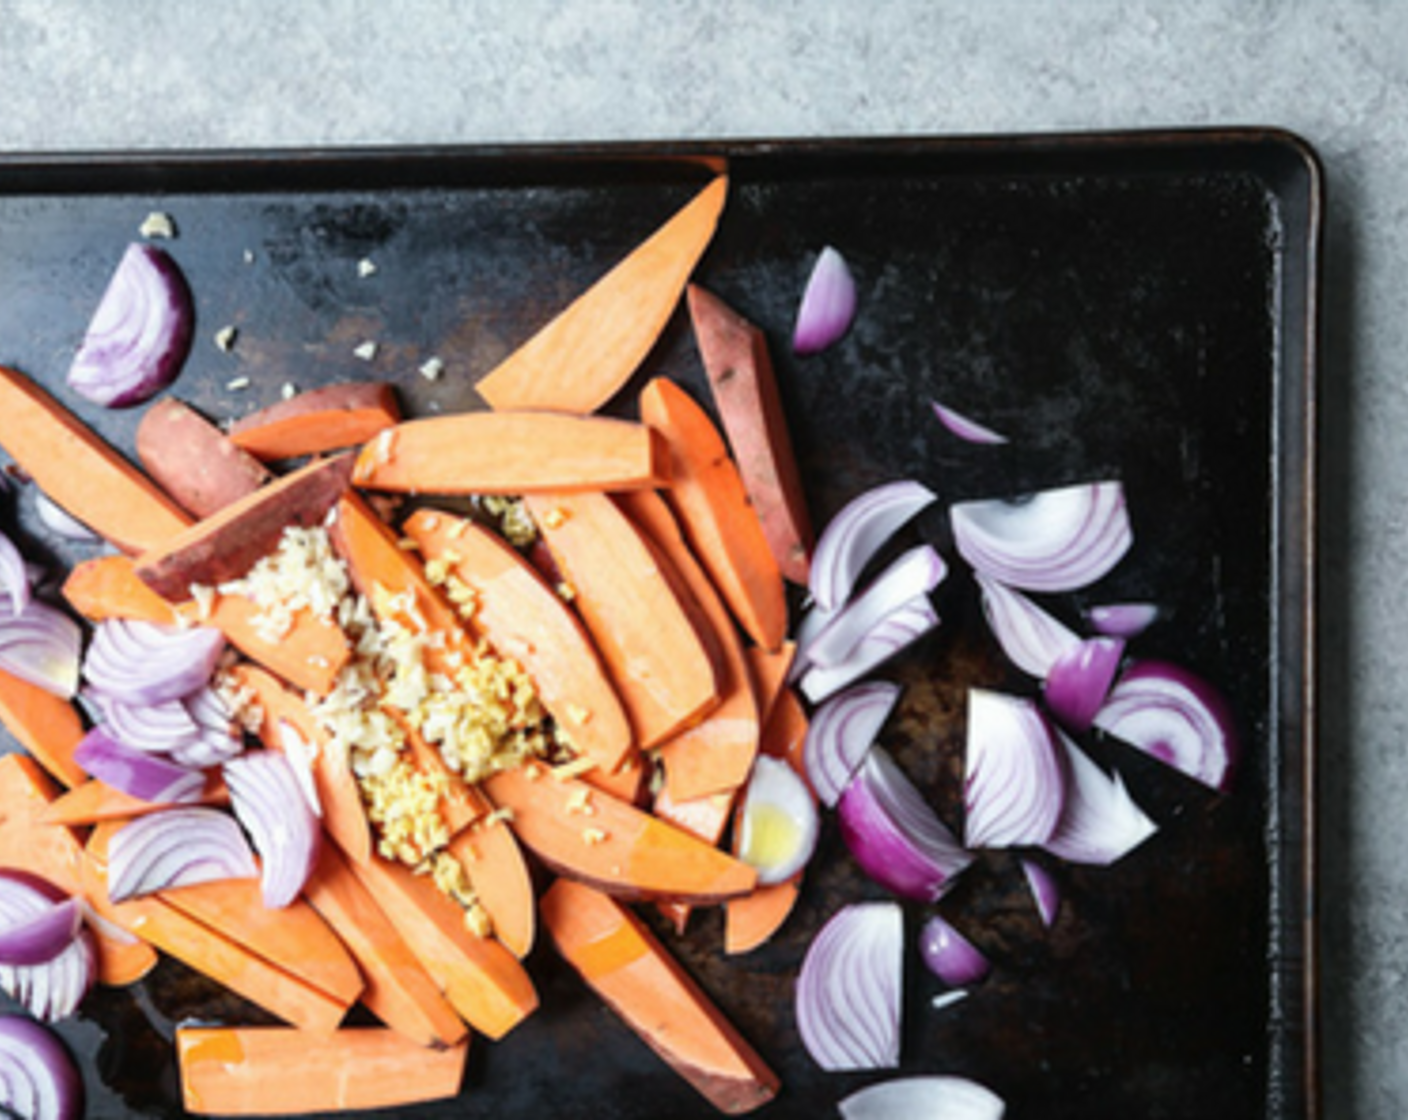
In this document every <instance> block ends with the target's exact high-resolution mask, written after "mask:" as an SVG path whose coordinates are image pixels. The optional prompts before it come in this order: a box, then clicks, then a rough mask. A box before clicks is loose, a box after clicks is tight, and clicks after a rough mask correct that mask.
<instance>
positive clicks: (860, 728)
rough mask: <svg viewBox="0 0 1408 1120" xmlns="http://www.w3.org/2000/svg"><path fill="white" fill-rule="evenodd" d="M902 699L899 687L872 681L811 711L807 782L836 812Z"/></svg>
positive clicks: (806, 747)
mask: <svg viewBox="0 0 1408 1120" xmlns="http://www.w3.org/2000/svg"><path fill="white" fill-rule="evenodd" d="M899 698H900V686H899V685H897V684H891V683H890V682H889V681H868V682H867V683H865V684H858V685H855V686H853V687H851V688H848V689H845V690H844V691H842V692H838V693H836V694H835V695H833V696H832V697H830V698H829V699H828V700H827V701H826V702H825V703H823V704H822V705H821V706H820V707H818V708H817V709H816V711H815V712H813V713H812V718H811V722H810V723H809V724H808V725H807V735H806V740H805V741H804V743H803V745H802V759H803V761H804V762H805V763H806V768H807V781H809V782H810V783H811V786H812V789H813V790H814V791H815V793H816V795H817V797H818V798H819V799H820V801H821V803H822V804H823V805H825V806H826V807H827V808H828V809H834V808H835V807H836V803H837V802H838V801H839V800H840V799H841V792H842V791H843V790H844V789H845V788H846V786H847V785H849V784H850V781H851V778H852V776H854V774H855V772H856V771H857V770H859V769H860V765H861V763H862V762H864V761H865V756H866V754H867V752H869V750H870V747H871V745H872V744H873V743H874V742H875V740H876V737H877V736H878V735H879V734H880V729H881V728H882V727H884V726H885V721H886V720H887V719H889V717H890V713H891V712H892V711H893V710H894V707H895V704H896V703H897V702H898V700H899Z"/></svg>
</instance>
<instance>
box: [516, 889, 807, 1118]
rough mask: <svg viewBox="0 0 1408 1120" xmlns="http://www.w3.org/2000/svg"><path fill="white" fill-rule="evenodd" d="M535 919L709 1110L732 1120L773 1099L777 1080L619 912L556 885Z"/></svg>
mask: <svg viewBox="0 0 1408 1120" xmlns="http://www.w3.org/2000/svg"><path fill="white" fill-rule="evenodd" d="M542 920H543V926H544V928H545V929H546V930H547V932H548V934H549V935H550V936H551V938H552V940H553V944H554V945H555V946H556V947H557V950H558V952H559V953H561V954H562V956H563V958H564V959H565V960H566V961H567V962H568V963H569V964H571V965H572V967H573V968H574V969H576V970H577V972H578V974H579V975H580V976H581V977H582V979H583V980H585V981H586V982H587V984H588V985H589V986H590V987H591V988H592V989H593V990H594V991H595V992H596V993H597V994H598V995H599V996H601V998H602V999H603V1000H605V1001H606V1003H607V1004H608V1005H609V1006H610V1007H611V1009H612V1010H613V1011H615V1012H616V1014H618V1015H619V1016H620V1017H621V1018H622V1019H623V1020H624V1021H625V1022H626V1023H627V1025H628V1026H630V1027H631V1029H633V1030H634V1031H635V1032H636V1033H637V1034H638V1035H639V1036H640V1037H641V1038H642V1039H643V1040H644V1041H645V1042H646V1043H647V1044H648V1045H649V1046H650V1048H651V1049H652V1050H654V1051H655V1052H656V1053H657V1054H658V1055H660V1057H661V1058H662V1059H663V1060H664V1061H665V1062H667V1063H668V1064H669V1065H670V1067H671V1068H672V1069H674V1070H675V1072H676V1073H678V1074H679V1075H680V1076H681V1077H683V1078H685V1079H686V1080H687V1081H688V1082H689V1083H690V1084H691V1085H692V1086H694V1088H695V1089H697V1090H698V1091H699V1092H700V1093H701V1094H702V1095H703V1096H704V1097H705V1098H706V1099H707V1100H708V1101H709V1102H710V1103H711V1104H712V1105H713V1106H714V1107H715V1108H717V1109H719V1110H720V1111H721V1112H725V1113H728V1114H730V1115H739V1114H742V1113H745V1112H751V1111H752V1110H754V1109H756V1108H760V1107H761V1106H762V1105H764V1104H766V1103H767V1102H768V1101H770V1100H772V1098H773V1097H774V1096H775V1095H776V1093H777V1090H778V1084H779V1082H778V1078H777V1075H776V1074H774V1073H773V1072H772V1070H771V1069H769V1068H768V1066H767V1065H766V1064H765V1063H764V1062H763V1060H762V1058H761V1057H759V1056H758V1054H757V1052H756V1051H754V1049H753V1048H752V1047H751V1046H750V1045H749V1044H748V1043H747V1042H746V1041H745V1040H744V1039H743V1037H742V1036H741V1035H740V1034H739V1033H738V1031H737V1029H736V1028H734V1026H733V1025H732V1024H731V1023H729V1021H728V1020H727V1019H726V1018H725V1017H724V1014H723V1012H721V1011H720V1010H719V1008H718V1007H717V1006H716V1005H715V1004H714V1003H713V1001H712V1000H710V999H709V997H708V995H707V994H705V992H704V991H703V989H701V988H700V987H699V986H698V984H696V983H695V982H694V981H693V980H692V979H691V978H690V977H689V975H688V974H687V973H686V972H685V971H684V969H683V968H681V967H680V965H679V963H678V962H677V961H676V960H675V959H674V958H673V957H672V956H670V954H669V952H668V951H667V950H666V949H665V947H664V946H663V945H661V944H660V942H659V941H658V940H656V938H655V936H654V934H652V933H651V932H650V931H649V930H648V929H647V928H646V927H645V926H644V925H643V924H642V923H641V921H640V919H639V918H637V917H636V916H635V915H634V914H632V913H631V912H630V911H629V910H627V909H626V908H625V907H623V906H621V905H620V904H619V903H617V902H616V901H615V900H614V899H612V898H610V897H609V896H607V895H605V894H602V893H600V892H599V891H595V890H593V889H591V888H590V887H587V886H584V885H583V884H581V883H574V882H571V881H569V880H566V879H559V880H558V881H557V882H556V883H554V884H553V885H552V886H551V887H549V888H548V891H547V893H546V894H545V895H544V897H543V903H542Z"/></svg>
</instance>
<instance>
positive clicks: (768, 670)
mask: <svg viewBox="0 0 1408 1120" xmlns="http://www.w3.org/2000/svg"><path fill="white" fill-rule="evenodd" d="M743 652H744V654H745V656H746V657H747V658H748V668H749V669H751V670H752V673H753V691H754V692H755V693H756V694H757V697H758V720H759V722H760V723H762V724H766V723H767V722H768V717H769V716H770V715H772V708H773V704H774V703H776V701H777V697H778V694H779V693H781V691H782V689H783V687H784V686H785V685H786V684H787V674H788V673H789V672H791V671H792V660H793V658H794V657H796V655H797V643H796V642H793V641H785V642H783V643H782V645H780V646H778V647H777V649H775V650H767V649H764V648H763V647H762V646H749V647H748V648H747V649H745V650H744V651H743Z"/></svg>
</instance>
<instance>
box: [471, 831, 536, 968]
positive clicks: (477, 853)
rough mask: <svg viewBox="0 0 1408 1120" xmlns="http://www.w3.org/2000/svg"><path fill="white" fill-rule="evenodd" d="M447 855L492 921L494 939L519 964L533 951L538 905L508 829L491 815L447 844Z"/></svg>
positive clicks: (520, 853)
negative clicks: (456, 863)
mask: <svg viewBox="0 0 1408 1120" xmlns="http://www.w3.org/2000/svg"><path fill="white" fill-rule="evenodd" d="M449 851H450V854H451V855H452V856H454V857H455V858H456V859H457V860H459V861H460V866H461V867H463V868H464V871H465V874H466V875H467V876H468V877H469V882H470V885H471V886H472V887H473V888H474V893H475V895H476V896H477V897H478V899H479V902H480V905H482V906H483V907H484V909H485V911H486V912H487V913H488V915H489V920H490V921H491V922H493V924H494V936H495V937H497V938H498V939H499V940H500V941H502V942H503V943H504V947H505V948H506V949H508V951H509V952H510V953H512V954H513V955H514V956H515V957H518V958H519V959H520V960H522V959H523V958H524V957H526V956H527V955H528V953H529V952H530V951H531V950H532V948H533V939H534V937H535V935H536V933H537V928H538V902H537V898H536V897H535V896H534V893H533V877H532V875H531V874H530V873H529V871H528V864H527V862H526V861H525V860H524V858H523V850H522V849H521V848H520V847H519V846H518V841H517V839H515V838H514V835H513V830H512V829H510V828H509V826H508V825H507V824H505V823H504V821H503V820H501V819H499V818H497V817H495V818H492V819H489V820H481V821H479V822H477V823H476V824H474V825H473V826H472V827H470V828H467V829H465V830H464V831H463V832H461V833H460V834H459V835H458V836H456V837H455V838H454V839H453V840H451V841H450V846H449Z"/></svg>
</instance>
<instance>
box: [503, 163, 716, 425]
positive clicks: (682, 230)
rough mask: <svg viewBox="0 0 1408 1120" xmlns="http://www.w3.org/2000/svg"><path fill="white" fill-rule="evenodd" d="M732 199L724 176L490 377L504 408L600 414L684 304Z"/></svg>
mask: <svg viewBox="0 0 1408 1120" xmlns="http://www.w3.org/2000/svg"><path fill="white" fill-rule="evenodd" d="M727 195H728V179H727V178H726V177H725V176H723V175H720V176H718V177H717V178H715V179H714V180H713V181H712V182H711V183H709V185H708V186H706V187H705V188H704V189H703V190H702V191H700V192H699V194H697V195H696V196H695V197H694V199H693V200H692V201H690V202H689V203H688V204H687V205H686V206H685V207H684V208H683V209H681V210H680V211H679V212H678V213H676V214H675V215H674V217H672V218H671V219H670V220H669V221H667V222H666V223H665V224H664V225H663V226H661V227H660V228H659V229H658V230H656V232H655V233H654V234H652V235H651V236H650V237H649V238H648V239H647V240H645V241H644V242H642V243H641V244H640V245H639V246H637V247H636V248H635V249H634V250H632V251H631V253H630V254H629V255H628V256H627V257H625V259H624V260H622V261H621V262H620V263H619V264H618V265H616V267H615V268H613V269H612V270H611V271H610V272H608V273H607V274H606V275H605V276H603V277H602V278H601V279H600V280H598V281H597V282H596V283H595V284H593V285H592V286H591V287H590V288H588V289H587V290H586V291H585V292H583V293H582V294H581V295H580V296H578V297H577V299H575V300H574V301H573V302H572V303H571V304H569V305H568V306H567V307H566V308H565V309H564V310H563V311H562V312H561V313H560V314H558V316H557V317H556V318H554V319H553V320H552V321H551V322H549V323H548V324H547V325H546V326H544V327H543V328H542V329H541V330H539V331H538V332H537V333H536V334H535V335H533V337H531V338H530V339H529V340H528V341H527V342H525V343H524V344H523V345H522V346H520V347H519V348H518V349H517V350H515V351H514V352H513V353H512V354H510V355H509V356H508V357H507V358H506V359H505V360H504V361H503V362H501V363H500V364H499V366H498V367H497V368H495V369H494V370H493V371H491V372H490V373H489V374H488V375H486V376H485V377H483V378H482V379H481V380H480V381H479V382H478V384H477V385H476V388H477V389H478V390H479V394H480V396H482V397H483V398H484V399H485V400H486V401H488V402H489V404H490V405H491V406H493V407H494V408H496V409H521V408H533V409H538V408H544V409H553V410H555V411H558V412H575V413H588V412H595V411H596V410H597V409H598V408H600V407H601V406H602V405H603V404H605V403H606V402H607V401H608V400H610V399H611V398H612V397H613V396H615V395H616V393H617V391H618V390H619V389H620V388H621V387H622V386H623V385H625V383H626V382H627V381H628V380H629V379H630V377H631V374H633V373H634V372H635V370H636V368H637V367H638V366H639V365H640V363H641V362H642V361H643V360H644V359H645V356H646V355H647V354H648V353H649V352H650V349H651V347H653V346H654V345H655V342H656V340H657V339H658V338H659V337H660V334H661V332H662V331H663V330H664V329H665V325H666V324H667V323H668V322H669V320H670V316H671V315H672V314H673V313H674V310H675V308H676V306H677V305H678V304H679V298H680V292H681V291H682V290H683V288H684V285H685V282H686V281H687V280H688V279H689V275H690V273H691V272H692V271H693V270H694V267H695V265H696V264H697V263H698V261H699V258H700V257H701V256H702V255H703V253H704V250H705V248H707V247H708V244H709V241H710V240H711V239H712V238H713V235H714V229H715V227H716V226H717V225H718V221H719V214H720V213H721V212H722V211H723V206H724V201H725V199H726V198H727Z"/></svg>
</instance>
